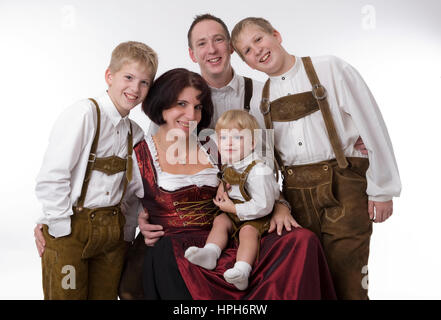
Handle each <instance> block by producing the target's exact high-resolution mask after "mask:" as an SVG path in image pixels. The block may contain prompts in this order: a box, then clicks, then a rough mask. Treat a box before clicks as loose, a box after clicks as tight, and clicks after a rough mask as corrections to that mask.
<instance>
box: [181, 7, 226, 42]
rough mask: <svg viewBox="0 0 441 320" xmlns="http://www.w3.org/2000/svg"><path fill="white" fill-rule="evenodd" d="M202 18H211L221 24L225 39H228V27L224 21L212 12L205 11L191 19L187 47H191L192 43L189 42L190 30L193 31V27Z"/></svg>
mask: <svg viewBox="0 0 441 320" xmlns="http://www.w3.org/2000/svg"><path fill="white" fill-rule="evenodd" d="M204 20H213V21H216V22H217V23H219V24H220V25H221V26H222V28H223V29H224V31H225V36H226V37H227V40H228V41H230V32H229V31H228V27H227V25H226V24H225V22H223V21H222V19H220V18H218V17H215V16H213V15H212V14H209V13H205V14H200V15H197V16H196V17H195V18H194V20H193V22H192V24H191V26H190V29H188V33H187V40H188V47H189V48H191V49H193V47H192V44H191V32H192V31H193V28H194V27H195V25H197V24H198V23H199V22H201V21H204Z"/></svg>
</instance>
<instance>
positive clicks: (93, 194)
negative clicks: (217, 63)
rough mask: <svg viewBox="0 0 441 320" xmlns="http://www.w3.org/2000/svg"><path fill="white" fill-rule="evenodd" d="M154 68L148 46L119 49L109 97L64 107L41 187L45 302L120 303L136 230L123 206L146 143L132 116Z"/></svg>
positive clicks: (41, 174) (40, 179)
mask: <svg viewBox="0 0 441 320" xmlns="http://www.w3.org/2000/svg"><path fill="white" fill-rule="evenodd" d="M157 65H158V61H157V55H156V53H155V52H154V51H153V50H152V49H151V48H150V47H148V46H147V45H145V44H143V43H140V42H134V41H130V42H124V43H121V44H119V45H118V46H117V47H116V48H115V49H114V50H113V52H112V57H111V61H110V65H109V67H108V68H107V70H106V72H105V80H106V83H107V85H108V89H107V91H106V92H104V93H102V94H101V95H99V96H98V97H96V98H95V99H86V100H81V101H79V102H77V103H75V104H74V105H72V106H71V107H69V108H68V109H66V110H65V111H64V112H63V113H62V114H61V116H60V117H59V118H58V120H57V121H56V123H55V125H54V127H53V129H52V132H51V135H50V139H49V146H48V148H47V151H46V154H45V156H44V160H43V165H42V167H41V170H40V172H39V174H38V177H37V185H36V195H37V198H38V199H39V201H40V202H41V204H42V207H43V216H42V217H41V218H40V219H39V221H38V223H41V224H43V235H44V240H45V243H46V244H45V248H44V253H43V255H42V269H43V292H44V297H45V299H116V298H117V288H118V283H119V279H120V276H121V270H122V265H123V259H124V255H125V250H126V242H125V241H124V240H128V241H129V240H132V239H133V236H134V227H135V226H136V217H131V219H130V217H124V215H123V214H122V212H121V203H122V199H123V197H124V195H125V194H126V191H127V188H128V187H130V184H131V183H132V184H133V183H135V182H134V181H136V180H135V179H133V180H132V168H133V165H134V163H135V162H133V161H134V160H135V159H133V157H132V152H133V145H134V144H136V143H137V142H138V141H139V140H140V139H141V138H142V137H143V132H142V130H141V128H140V127H139V126H138V125H137V124H136V123H134V122H133V121H131V120H130V119H129V117H128V115H129V113H130V110H131V109H133V108H134V107H135V106H136V105H138V104H139V103H141V102H142V101H143V100H144V99H145V98H146V96H147V93H148V91H149V88H150V85H151V83H152V81H153V79H154V77H155V73H156V70H157ZM135 165H136V164H135ZM126 218H127V220H129V221H128V222H130V223H127V224H126V223H125V221H126Z"/></svg>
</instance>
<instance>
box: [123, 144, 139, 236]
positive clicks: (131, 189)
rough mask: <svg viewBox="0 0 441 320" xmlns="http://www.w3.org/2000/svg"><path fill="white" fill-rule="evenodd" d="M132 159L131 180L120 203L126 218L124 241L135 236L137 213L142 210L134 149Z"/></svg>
mask: <svg viewBox="0 0 441 320" xmlns="http://www.w3.org/2000/svg"><path fill="white" fill-rule="evenodd" d="M132 161H133V163H132V164H133V166H132V168H133V171H132V172H133V176H132V180H131V181H130V182H129V184H128V185H127V190H126V194H125V196H124V199H123V201H122V204H121V209H122V212H123V214H124V217H125V220H126V222H125V225H124V240H125V241H132V240H133V239H134V238H135V233H136V227H137V226H138V214H139V213H140V212H142V211H143V207H142V203H141V201H140V199H141V198H143V197H144V186H143V183H142V178H141V173H140V171H139V167H138V161H137V159H136V153H135V151H133V154H132Z"/></svg>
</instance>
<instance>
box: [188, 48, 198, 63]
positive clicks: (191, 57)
mask: <svg viewBox="0 0 441 320" xmlns="http://www.w3.org/2000/svg"><path fill="white" fill-rule="evenodd" d="M188 54H189V55H190V59H191V61H193V62H194V63H197V62H198V61H197V60H196V57H195V56H194V52H193V49H192V48H190V47H189V48H188Z"/></svg>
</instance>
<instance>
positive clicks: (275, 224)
mask: <svg viewBox="0 0 441 320" xmlns="http://www.w3.org/2000/svg"><path fill="white" fill-rule="evenodd" d="M283 227H285V229H286V230H287V231H291V227H294V228H301V227H302V226H301V225H299V224H298V223H297V221H296V220H295V219H294V218H293V216H292V215H291V212H290V210H289V209H288V208H287V207H286V206H285V205H283V204H280V203H276V204H274V212H273V216H272V217H271V221H270V227H269V229H268V233H270V232H273V231H274V230H277V234H278V235H279V236H280V235H282V231H283Z"/></svg>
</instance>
